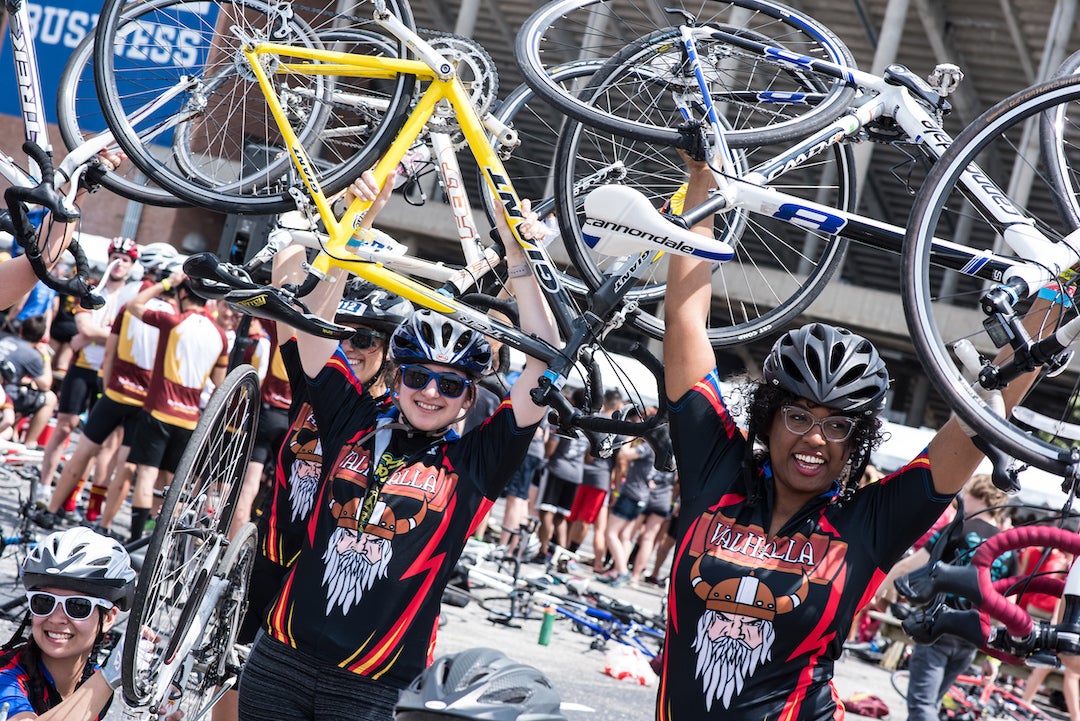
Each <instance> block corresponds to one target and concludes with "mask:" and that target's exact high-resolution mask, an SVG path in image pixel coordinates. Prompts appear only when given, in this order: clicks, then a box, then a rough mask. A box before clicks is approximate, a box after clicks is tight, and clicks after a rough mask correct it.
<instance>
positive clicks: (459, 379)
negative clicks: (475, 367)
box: [401, 365, 472, 398]
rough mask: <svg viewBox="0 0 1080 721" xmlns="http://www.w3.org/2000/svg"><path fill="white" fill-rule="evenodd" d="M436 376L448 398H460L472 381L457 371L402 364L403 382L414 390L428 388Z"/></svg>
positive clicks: (441, 389) (443, 393) (437, 384)
mask: <svg viewBox="0 0 1080 721" xmlns="http://www.w3.org/2000/svg"><path fill="white" fill-rule="evenodd" d="M432 378H434V379H435V381H436V386H437V387H438V389H439V393H441V394H442V395H443V396H445V397H446V398H458V397H460V396H461V394H462V393H464V392H465V389H466V388H468V387H469V384H470V383H472V381H471V380H469V379H468V378H465V377H463V376H459V375H458V374H457V373H436V372H435V371H433V370H428V369H427V368H425V367H423V366H415V365H403V366H401V382H402V383H404V384H405V386H406V387H407V388H412V389H413V390H414V391H421V390H423V389H425V388H427V386H428V383H430V382H431V379H432Z"/></svg>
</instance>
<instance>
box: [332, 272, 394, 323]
mask: <svg viewBox="0 0 1080 721" xmlns="http://www.w3.org/2000/svg"><path fill="white" fill-rule="evenodd" d="M412 312H413V306H412V303H410V302H409V301H407V300H405V299H404V298H401V297H399V296H396V295H394V294H393V293H389V292H387V291H385V290H383V289H382V288H380V287H378V286H377V285H373V284H372V283H369V282H367V281H366V280H361V279H359V278H352V279H350V280H349V282H348V283H346V284H345V293H344V295H343V296H342V298H341V302H339V303H338V307H337V315H335V316H334V322H336V323H360V324H361V325H365V326H369V327H371V328H374V329H376V330H382V331H386V332H387V333H392V332H393V331H394V330H395V329H396V328H397V327H398V326H399V325H401V324H402V323H403V322H405V319H406V318H408V317H409V316H410V315H412Z"/></svg>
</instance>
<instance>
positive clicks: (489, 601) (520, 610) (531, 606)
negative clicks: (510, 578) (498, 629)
mask: <svg viewBox="0 0 1080 721" xmlns="http://www.w3.org/2000/svg"><path fill="white" fill-rule="evenodd" d="M479 604H480V608H482V609H484V610H485V611H487V612H488V614H490V616H489V618H490V619H491V620H492V621H495V622H498V623H504V622H508V621H535V620H537V619H539V618H541V617H543V615H544V614H543V609H541V608H540V607H539V606H537V605H536V604H535V603H533V600H532V594H531V593H529V592H527V591H523V592H518V593H516V594H510V595H506V596H490V597H488V598H483V599H480V601H479Z"/></svg>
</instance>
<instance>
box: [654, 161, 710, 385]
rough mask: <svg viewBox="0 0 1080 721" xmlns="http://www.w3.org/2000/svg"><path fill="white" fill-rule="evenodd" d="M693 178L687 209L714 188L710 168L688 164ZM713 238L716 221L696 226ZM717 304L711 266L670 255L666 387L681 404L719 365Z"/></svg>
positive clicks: (697, 230) (686, 203)
mask: <svg viewBox="0 0 1080 721" xmlns="http://www.w3.org/2000/svg"><path fill="white" fill-rule="evenodd" d="M687 163H688V165H689V168H690V180H689V185H688V187H687V191H686V200H685V201H684V203H685V207H688V208H689V207H693V206H696V205H699V204H701V203H703V202H705V200H706V199H707V198H708V193H709V189H710V188H712V187H713V177H712V171H710V170H709V167H708V165H706V164H705V163H699V162H694V161H687ZM691 230H693V231H694V232H695V233H699V234H701V235H705V236H708V237H710V238H711V237H712V235H713V223H712V217H711V216H710V217H708V218H705V219H704V220H702V221H701V222H699V223H698V224H696V225H695V226H694V227H693V228H691ZM711 302H712V263H711V262H710V261H703V260H698V259H696V258H690V257H687V256H683V255H675V254H671V255H670V256H668V273H667V293H666V295H665V297H664V387H665V390H666V392H667V397H668V398H669V399H671V400H678V399H679V398H681V397H682V396H683V394H685V393H686V392H687V391H688V390H690V389H691V388H692V387H693V386H694V384H695V383H697V382H698V381H699V380H701V379H702V378H703V377H705V374H707V373H708V372H709V371H711V370H712V369H713V368H714V367H715V366H716V356H715V355H714V354H713V350H712V346H711V345H710V344H709V336H708V334H707V332H706V320H707V319H708V315H709V306H710V303H711Z"/></svg>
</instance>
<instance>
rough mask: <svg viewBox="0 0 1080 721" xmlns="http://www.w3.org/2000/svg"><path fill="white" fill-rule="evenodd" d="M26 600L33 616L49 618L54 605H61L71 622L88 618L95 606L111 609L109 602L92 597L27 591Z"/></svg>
mask: <svg viewBox="0 0 1080 721" xmlns="http://www.w3.org/2000/svg"><path fill="white" fill-rule="evenodd" d="M26 598H27V599H28V600H29V601H30V613H32V614H34V615H35V616H51V615H52V613H53V611H55V610H56V604H58V603H63V605H64V613H66V614H67V617H68V618H70V619H71V620H72V621H82V620H84V619H87V618H90V614H92V613H93V612H94V607H95V606H101V607H102V608H105V609H109V608H112V607H113V604H112V602H111V601H106V600H105V599H104V598H95V597H93V596H57V595H55V594H52V593H48V592H46V591H27V592H26Z"/></svg>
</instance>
